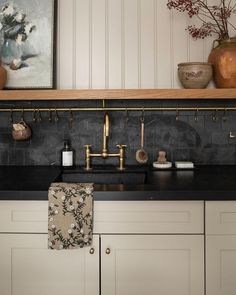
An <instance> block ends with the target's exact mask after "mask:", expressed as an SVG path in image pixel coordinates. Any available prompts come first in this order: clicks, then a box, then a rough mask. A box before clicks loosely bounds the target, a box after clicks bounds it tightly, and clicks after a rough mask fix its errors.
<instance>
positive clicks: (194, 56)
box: [188, 19, 206, 62]
mask: <svg viewBox="0 0 236 295" xmlns="http://www.w3.org/2000/svg"><path fill="white" fill-rule="evenodd" d="M194 24H195V25H196V26H197V27H198V26H200V25H201V22H200V21H199V20H196V19H195V20H194V21H193V19H189V20H188V25H189V26H192V25H194ZM189 61H193V62H194V61H202V62H205V61H206V59H205V41H204V40H195V39H193V38H192V36H190V35H189Z"/></svg>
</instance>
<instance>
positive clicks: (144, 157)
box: [136, 116, 148, 164]
mask: <svg viewBox="0 0 236 295" xmlns="http://www.w3.org/2000/svg"><path fill="white" fill-rule="evenodd" d="M140 122H141V132H140V137H141V143H140V149H138V150H137V151H136V161H137V162H138V163H140V164H145V163H147V161H148V154H147V152H146V151H145V150H144V128H145V127H144V116H142V118H141V119H140Z"/></svg>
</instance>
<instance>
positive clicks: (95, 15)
mask: <svg viewBox="0 0 236 295" xmlns="http://www.w3.org/2000/svg"><path fill="white" fill-rule="evenodd" d="M105 11H106V1H105V0H93V1H92V88H105V86H106V83H105V80H106V79H105V78H106V74H105V70H106V56H105V54H106V43H105V42H106V38H105V37H106V33H105V25H106V13H105Z"/></svg>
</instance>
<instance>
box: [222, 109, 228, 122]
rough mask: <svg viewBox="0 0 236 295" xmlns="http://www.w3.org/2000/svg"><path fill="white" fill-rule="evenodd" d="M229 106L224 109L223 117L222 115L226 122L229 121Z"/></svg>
mask: <svg viewBox="0 0 236 295" xmlns="http://www.w3.org/2000/svg"><path fill="white" fill-rule="evenodd" d="M227 111H228V110H227V108H225V109H224V113H223V117H222V120H223V121H224V122H226V121H227Z"/></svg>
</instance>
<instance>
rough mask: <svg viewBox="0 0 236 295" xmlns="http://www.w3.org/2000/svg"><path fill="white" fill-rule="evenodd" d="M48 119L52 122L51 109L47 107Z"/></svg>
mask: <svg viewBox="0 0 236 295" xmlns="http://www.w3.org/2000/svg"><path fill="white" fill-rule="evenodd" d="M48 120H49V122H50V123H52V110H51V109H49V117H48Z"/></svg>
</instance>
